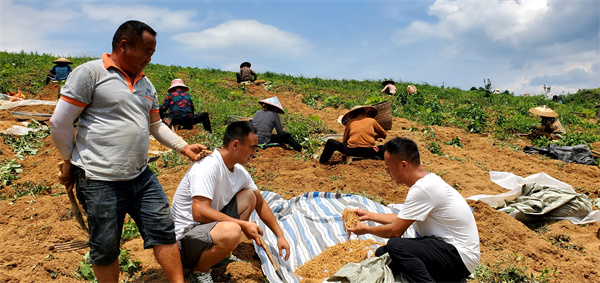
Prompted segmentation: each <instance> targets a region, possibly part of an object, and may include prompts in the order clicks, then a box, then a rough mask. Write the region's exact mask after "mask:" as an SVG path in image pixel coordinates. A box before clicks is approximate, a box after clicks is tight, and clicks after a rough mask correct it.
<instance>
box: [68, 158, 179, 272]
mask: <svg viewBox="0 0 600 283" xmlns="http://www.w3.org/2000/svg"><path fill="white" fill-rule="evenodd" d="M73 176H74V178H75V184H76V185H77V199H78V200H79V203H81V205H82V206H83V208H84V209H85V211H86V212H87V215H88V217H87V219H88V226H89V229H90V262H91V263H92V264H95V265H109V264H111V263H112V262H114V261H115V260H117V258H118V257H119V247H120V240H121V233H122V230H123V222H124V221H125V214H129V215H130V216H131V218H133V220H134V221H135V223H136V225H137V227H138V229H139V230H140V234H141V235H142V238H143V239H144V248H145V249H148V248H151V247H152V246H154V245H169V244H174V243H176V241H175V231H174V230H175V225H174V223H173V218H172V217H171V213H170V210H169V199H168V198H167V195H166V194H165V192H164V190H163V188H162V186H161V185H160V183H159V182H158V179H157V178H156V176H155V175H154V173H152V171H150V169H148V168H146V170H144V172H142V173H141V174H140V175H139V176H137V177H136V178H134V179H132V180H129V181H114V182H112V181H95V180H87V179H86V178H85V172H84V170H82V169H80V168H78V167H74V172H73Z"/></svg>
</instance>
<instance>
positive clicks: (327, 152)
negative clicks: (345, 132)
mask: <svg viewBox="0 0 600 283" xmlns="http://www.w3.org/2000/svg"><path fill="white" fill-rule="evenodd" d="M336 150H337V151H339V152H341V153H342V154H345V155H350V156H359V157H379V158H381V159H383V153H384V151H383V146H381V145H380V146H376V147H348V144H347V143H343V142H340V141H337V140H334V139H328V140H327V143H325V148H324V149H323V153H321V158H320V159H319V162H321V163H325V162H327V161H329V158H331V156H332V155H333V153H334V152H335V151H336Z"/></svg>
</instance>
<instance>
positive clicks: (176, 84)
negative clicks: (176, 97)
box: [167, 79, 190, 93]
mask: <svg viewBox="0 0 600 283" xmlns="http://www.w3.org/2000/svg"><path fill="white" fill-rule="evenodd" d="M176 87H183V88H185V90H184V92H186V91H188V90H190V88H189V87H188V86H186V85H184V84H183V80H182V79H174V80H172V81H171V87H169V89H168V90H167V92H168V93H171V90H173V88H176Z"/></svg>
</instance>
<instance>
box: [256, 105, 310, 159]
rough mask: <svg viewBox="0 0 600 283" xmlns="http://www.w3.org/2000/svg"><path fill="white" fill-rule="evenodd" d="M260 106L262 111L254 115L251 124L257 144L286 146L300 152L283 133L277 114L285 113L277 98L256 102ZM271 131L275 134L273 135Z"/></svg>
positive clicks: (297, 145)
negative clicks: (274, 131) (253, 127)
mask: <svg viewBox="0 0 600 283" xmlns="http://www.w3.org/2000/svg"><path fill="white" fill-rule="evenodd" d="M258 103H259V104H260V106H262V110H259V111H257V112H256V113H254V117H253V118H252V124H254V126H255V127H256V129H257V130H258V131H257V135H258V144H259V145H264V144H268V143H279V144H287V145H289V146H291V147H292V148H293V149H294V150H296V151H300V152H301V151H302V146H301V145H300V144H299V143H298V142H297V141H296V140H295V139H294V138H293V137H292V135H290V133H286V132H284V131H283V127H282V126H281V120H279V114H283V113H285V111H283V106H281V103H280V102H279V99H278V98H277V96H273V97H271V98H267V99H263V100H261V101H259V102H258ZM273 129H275V130H276V131H277V134H275V135H273Z"/></svg>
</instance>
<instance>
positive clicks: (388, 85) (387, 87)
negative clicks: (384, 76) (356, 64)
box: [381, 80, 396, 94]
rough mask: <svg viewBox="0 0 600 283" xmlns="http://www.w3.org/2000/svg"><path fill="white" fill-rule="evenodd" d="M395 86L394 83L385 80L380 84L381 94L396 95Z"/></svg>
mask: <svg viewBox="0 0 600 283" xmlns="http://www.w3.org/2000/svg"><path fill="white" fill-rule="evenodd" d="M395 84H396V83H395V82H394V81H392V80H385V81H383V82H381V85H382V86H383V89H382V90H381V93H387V94H395V93H396V85H395Z"/></svg>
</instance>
